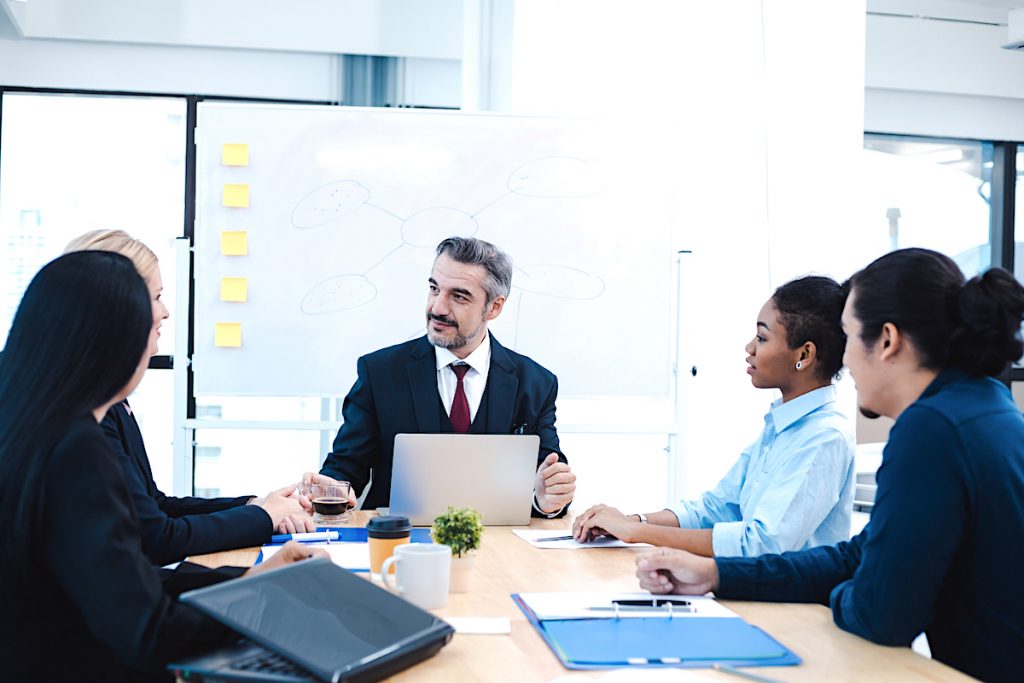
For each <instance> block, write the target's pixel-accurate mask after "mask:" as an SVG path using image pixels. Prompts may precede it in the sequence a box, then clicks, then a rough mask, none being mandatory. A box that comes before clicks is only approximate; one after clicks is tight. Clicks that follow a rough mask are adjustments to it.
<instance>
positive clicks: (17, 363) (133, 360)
mask: <svg viewBox="0 0 1024 683" xmlns="http://www.w3.org/2000/svg"><path fill="white" fill-rule="evenodd" d="M154 341H155V327H154V325H153V318H152V308H151V306H150V301H149V292H148V290H147V288H146V285H145V283H144V282H143V280H142V278H141V277H139V275H138V274H137V273H136V272H135V268H134V266H133V265H132V263H131V261H129V260H128V259H127V258H124V257H123V256H119V255H117V254H110V253H103V252H80V253H75V254H68V255H65V256H62V257H60V258H58V259H56V260H55V261H52V262H51V263H49V264H48V265H46V266H45V267H44V268H43V269H42V270H41V271H40V272H39V273H38V274H37V275H36V277H35V278H33V280H32V283H31V284H30V285H29V287H28V290H27V291H26V292H25V295H24V297H23V299H22V301H21V304H20V305H19V307H18V311H17V314H16V315H15V317H14V322H13V324H12V326H11V330H10V333H9V335H8V338H7V342H6V346H5V349H4V355H3V359H2V362H0V517H2V518H3V519H4V520H5V527H6V528H5V530H4V533H3V535H2V536H0V585H2V586H3V587H4V591H5V597H4V606H3V609H2V610H0V660H2V661H3V668H4V677H5V678H10V679H11V680H80V679H82V678H83V677H84V678H103V679H104V680H136V679H137V680H158V679H162V678H165V677H169V676H168V674H167V673H166V672H164V671H163V669H162V667H163V665H164V664H166V663H167V662H168V661H169V660H170V659H171V658H172V657H177V656H180V655H182V654H184V653H187V652H190V651H194V650H197V649H201V648H203V647H206V646H211V645H215V644H219V643H221V642H225V641H226V640H227V639H229V638H232V637H234V636H232V635H231V634H230V633H229V632H227V630H226V629H224V628H223V627H222V626H220V625H218V624H216V623H215V622H213V621H211V620H209V619H207V618H205V617H203V616H201V615H200V614H199V613H197V612H195V611H193V610H192V609H190V608H188V607H185V606H184V605H180V604H178V603H177V602H176V601H175V600H174V599H173V596H174V595H176V594H177V593H178V592H180V591H182V590H184V589H187V588H194V587H197V586H200V585H205V584H209V583H215V582H217V581H222V580H225V579H227V578H231V577H234V576H239V575H240V574H242V573H243V571H244V570H242V569H238V568H224V569H221V570H206V569H205V568H197V567H195V566H194V565H187V564H183V565H181V566H180V567H179V569H178V570H177V571H175V572H174V573H173V575H171V576H170V577H168V578H167V580H166V581H161V578H162V577H161V571H160V570H157V569H155V568H154V567H153V566H152V564H151V563H150V561H149V560H148V558H147V557H146V556H145V554H144V553H143V550H142V543H141V538H140V529H139V521H138V517H137V515H136V514H135V510H134V508H133V505H132V501H131V498H130V495H129V492H128V488H127V486H126V484H125V478H124V471H123V469H122V468H121V466H120V464H119V463H118V462H117V458H116V456H115V455H114V453H113V451H112V449H111V447H110V443H109V440H108V439H107V437H106V436H104V434H103V432H102V430H101V429H100V427H99V424H98V423H99V421H100V420H102V419H103V416H104V415H105V414H106V412H107V410H108V409H109V408H110V406H111V405H113V404H114V403H116V402H118V401H121V400H123V399H124V397H125V396H127V395H128V394H129V393H130V392H131V391H132V390H133V389H134V388H135V386H136V385H137V384H138V382H139V380H140V379H141V377H142V373H143V372H144V370H145V367H146V362H147V361H148V358H149V356H148V355H147V352H148V347H149V345H150V344H151V343H153V342H154ZM311 553H313V551H311V550H309V551H307V550H305V549H302V548H299V547H297V544H293V545H292V547H291V549H290V550H289V551H288V557H286V558H284V559H283V560H282V561H281V562H280V563H274V564H286V563H288V562H290V561H295V560H297V559H301V558H304V557H307V556H309V555H310V554H311ZM277 557H278V555H275V556H274V558H272V559H276V558H277ZM261 567H262V565H261ZM250 571H261V569H254V570H250Z"/></svg>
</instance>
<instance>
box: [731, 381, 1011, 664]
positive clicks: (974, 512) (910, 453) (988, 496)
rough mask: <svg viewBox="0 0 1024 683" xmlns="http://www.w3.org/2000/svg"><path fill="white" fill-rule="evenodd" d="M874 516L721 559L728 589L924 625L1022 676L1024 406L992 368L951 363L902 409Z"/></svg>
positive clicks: (892, 637)
mask: <svg viewBox="0 0 1024 683" xmlns="http://www.w3.org/2000/svg"><path fill="white" fill-rule="evenodd" d="M877 479H878V492H877V493H876V495H875V507H874V510H873V511H872V513H871V521H870V522H868V525H867V527H865V529H864V531H862V532H861V533H860V534H859V535H857V536H856V537H854V538H853V540H851V541H847V542H845V543H839V544H838V545H835V546H819V547H817V548H811V549H809V550H804V551H798V552H790V553H784V554H782V555H763V556H761V557H758V558H733V557H728V558H717V559H716V560H715V561H716V562H717V564H718V574H719V587H718V589H716V590H715V594H716V595H717V596H718V597H719V598H723V599H726V598H728V599H736V600H780V601H785V602H821V603H824V604H827V605H830V606H831V608H832V616H833V619H834V620H835V623H836V624H837V625H838V626H839V627H840V628H842V629H844V630H847V631H850V632H851V633H856V634H857V635H860V636H862V637H864V638H867V639H869V640H871V641H873V642H876V643H879V644H881V645H909V644H910V642H911V641H912V640H913V639H914V638H915V637H916V636H917V634H918V633H920V632H921V631H922V630H923V631H925V632H926V633H927V634H928V644H929V646H930V647H931V651H932V656H933V657H934V658H935V659H937V660H939V661H940V662H944V663H946V664H949V665H950V666H953V667H955V668H957V669H960V670H961V671H963V672H965V673H968V674H970V675H971V676H975V677H977V678H980V679H982V680H985V681H1019V680H1021V667H1020V653H1021V650H1022V649H1024V618H1022V617H1021V615H1022V614H1024V593H1022V592H1021V590H1020V577H1021V566H1022V565H1024V549H1022V547H1021V539H1024V419H1022V418H1021V413H1020V410H1019V409H1018V408H1017V406H1015V405H1014V402H1013V397H1012V396H1011V395H1010V391H1009V390H1008V389H1007V388H1006V387H1005V386H1003V385H1002V384H1000V383H999V382H997V381H995V380H994V379H992V378H991V377H982V378H978V377H975V378H972V377H969V376H968V375H967V374H966V373H964V372H963V371H961V370H955V369H947V370H944V371H943V372H941V373H940V374H939V376H938V377H936V378H935V380H934V381H933V382H932V383H931V384H930V385H929V386H928V388H927V389H925V390H924V393H922V394H921V396H920V397H919V398H918V399H917V401H915V402H914V403H913V404H911V405H910V407H908V408H907V409H906V410H904V411H903V413H901V414H900V416H899V418H898V419H897V420H896V424H895V425H893V428H892V431H890V432H889V442H888V443H887V444H886V446H885V451H884V452H883V454H882V466H881V467H879V468H878V475H877Z"/></svg>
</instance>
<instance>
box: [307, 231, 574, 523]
mask: <svg viewBox="0 0 1024 683" xmlns="http://www.w3.org/2000/svg"><path fill="white" fill-rule="evenodd" d="M427 284H428V289H429V291H428V293H427V311H426V322H427V334H426V336H423V337H420V338H418V339H415V340H413V341H409V342H405V343H404V344H398V345H396V346H390V347H388V348H385V349H381V350H379V351H375V352H373V353H371V354H368V355H366V356H363V357H362V358H360V359H359V361H358V362H357V364H356V370H357V373H358V377H357V379H356V382H355V384H354V385H353V386H352V389H351V390H350V391H349V393H348V396H346V397H345V402H344V405H343V406H342V417H343V419H344V424H342V426H341V429H340V430H339V431H338V436H337V438H335V440H334V447H333V448H332V450H331V453H330V454H329V455H328V456H327V460H326V461H325V462H324V465H323V468H322V469H321V470H320V474H319V475H316V474H310V473H307V474H306V475H305V477H304V480H305V481H306V482H309V481H311V480H312V481H324V482H327V481H328V480H329V479H330V478H334V479H342V480H347V481H349V482H351V483H352V488H353V490H354V492H355V493H357V494H358V493H360V492H362V490H363V489H364V488H365V487H366V485H367V483H368V482H369V481H370V476H371V474H372V476H373V484H372V485H371V487H370V491H369V493H367V495H366V499H365V500H364V501H363V507H364V508H369V509H373V508H376V507H385V506H388V505H389V504H390V500H391V469H392V460H393V455H394V443H395V435H396V434H403V433H441V432H469V433H475V434H512V433H516V434H537V435H538V436H539V437H540V452H539V453H538V456H537V475H536V477H535V479H534V498H533V514H534V516H541V517H557V516H561V515H563V514H565V510H566V508H567V507H568V505H569V503H570V502H571V501H572V497H573V494H574V492H575V490H576V484H575V481H576V475H575V474H573V473H572V471H571V470H570V469H569V465H568V462H567V461H566V458H565V456H564V455H563V454H562V453H561V451H560V450H559V446H558V433H557V432H556V431H555V398H556V397H557V395H558V380H557V379H556V378H555V376H554V375H553V374H551V373H550V372H549V371H548V370H546V369H544V368H543V367H541V366H540V365H538V364H537V363H535V362H534V361H532V360H530V359H529V358H527V357H526V356H523V355H521V354H518V353H516V352H514V351H511V350H509V349H506V348H505V347H504V346H502V345H501V344H499V343H498V340H497V339H495V338H494V337H493V335H491V334H489V333H488V331H487V323H489V322H490V321H491V320H494V319H495V318H497V317H498V315H499V314H500V313H501V310H502V308H503V307H504V305H505V300H506V298H507V297H508V293H509V289H510V287H511V285H512V260H511V259H510V258H509V257H508V255H507V254H505V253H504V252H502V251H501V250H500V249H498V248H497V247H495V246H494V245H493V244H490V243H489V242H484V241H483V240H478V239H473V238H468V237H449V238H448V239H446V240H444V241H443V242H441V243H440V244H439V245H438V246H437V258H436V259H435V260H434V267H433V269H432V271H431V273H430V278H429V279H428V280H427Z"/></svg>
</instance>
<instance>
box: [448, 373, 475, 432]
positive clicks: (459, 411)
mask: <svg viewBox="0 0 1024 683" xmlns="http://www.w3.org/2000/svg"><path fill="white" fill-rule="evenodd" d="M448 367H450V368H451V369H452V372H454V373H455V377H456V378H457V379H458V380H459V384H458V386H456V387H455V398H454V399H453V400H452V412H451V415H449V417H450V418H451V421H452V427H454V428H455V431H456V432H458V433H459V434H465V433H466V432H468V431H469V422H470V420H469V401H468V400H467V399H466V388H465V387H464V386H463V385H462V380H463V378H465V376H466V373H467V372H469V366H468V365H466V364H465V363H462V364H460V365H454V364H453V365H449V366H448Z"/></svg>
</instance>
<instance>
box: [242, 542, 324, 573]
mask: <svg viewBox="0 0 1024 683" xmlns="http://www.w3.org/2000/svg"><path fill="white" fill-rule="evenodd" d="M311 557H329V555H328V554H327V551H325V550H324V549H323V548H307V547H305V546H303V545H302V544H301V543H296V542H295V541H288V542H287V543H285V544H284V545H283V546H281V549H280V550H278V551H277V552H276V553H274V556H273V557H271V558H270V559H269V560H267V561H266V562H260V563H259V564H258V565H256V566H255V567H253V568H251V569H250V570H249V571H247V572H246V573H245V574H243V575H242V576H252V575H253V574H259V573H260V572H265V571H267V570H268V569H274V568H275V567H283V566H285V565H286V564H295V563H296V562H302V561H303V560H308V559H310V558H311Z"/></svg>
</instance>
